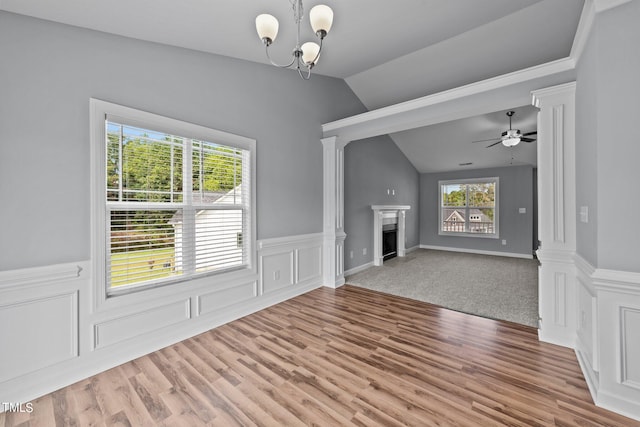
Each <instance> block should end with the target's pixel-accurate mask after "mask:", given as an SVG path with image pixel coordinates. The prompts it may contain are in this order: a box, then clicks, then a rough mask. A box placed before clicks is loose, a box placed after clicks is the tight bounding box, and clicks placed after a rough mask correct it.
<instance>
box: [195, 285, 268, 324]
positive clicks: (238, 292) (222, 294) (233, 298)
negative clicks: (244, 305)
mask: <svg viewBox="0 0 640 427" xmlns="http://www.w3.org/2000/svg"><path fill="white" fill-rule="evenodd" d="M257 288H258V287H257V283H256V282H249V283H245V284H243V285H238V286H233V287H231V288H228V289H222V290H219V291H215V292H209V293H206V294H203V295H200V296H198V315H199V316H200V315H203V314H207V313H212V312H215V311H218V310H220V309H222V308H225V307H228V306H231V305H234V304H238V303H241V302H243V301H247V300H249V299H252V298H255V297H256V296H257V295H258V293H257V292H258V289H257Z"/></svg>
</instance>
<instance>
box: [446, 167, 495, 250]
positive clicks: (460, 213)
mask: <svg viewBox="0 0 640 427" xmlns="http://www.w3.org/2000/svg"><path fill="white" fill-rule="evenodd" d="M438 184H439V187H440V214H439V215H440V226H439V234H441V235H465V236H475V237H493V238H497V237H498V178H479V179H469V180H455V181H440V182H439V183H438Z"/></svg>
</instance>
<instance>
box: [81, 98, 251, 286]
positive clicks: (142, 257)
mask: <svg viewBox="0 0 640 427" xmlns="http://www.w3.org/2000/svg"><path fill="white" fill-rule="evenodd" d="M92 107H93V108H94V110H95V115H93V116H92V117H94V121H95V122H96V123H94V124H93V125H92V126H94V127H95V128H96V129H94V132H96V134H95V135H96V136H97V137H94V138H95V139H96V141H95V142H94V145H101V147H100V148H98V147H92V148H93V149H94V150H95V152H96V155H95V156H94V167H95V169H96V170H95V171H94V175H95V180H96V187H95V188H94V191H95V192H96V196H94V200H95V202H94V203H95V207H96V210H97V212H99V215H98V217H99V218H101V219H102V220H103V221H97V222H102V223H101V224H96V225H97V230H98V231H97V233H98V234H100V233H101V234H102V235H98V236H97V239H96V241H97V243H96V244H98V245H100V246H101V248H99V249H98V251H97V253H100V252H102V253H103V254H104V257H103V258H102V259H104V267H103V268H102V269H101V270H102V271H103V273H104V274H103V276H104V277H103V279H104V289H105V291H106V294H107V295H113V294H119V293H127V292H130V291H131V290H134V289H141V288H147V287H154V286H158V285H163V284H168V283H173V282H177V281H183V280H186V279H190V278H195V277H198V276H202V275H206V274H214V273H221V272H229V271H232V270H233V271H235V270H238V269H248V268H251V264H252V256H251V253H252V248H253V241H254V239H255V237H254V236H255V231H254V230H255V227H254V223H255V221H254V218H255V215H254V208H253V206H254V204H255V203H254V199H255V197H254V196H253V187H254V185H253V184H252V182H253V173H252V171H253V169H254V165H253V163H254V158H255V141H253V140H250V139H247V138H243V137H239V136H236V135H231V134H227V133H224V132H220V131H216V130H213V129H207V128H203V127H201V126H196V125H192V124H189V123H185V122H180V121H177V120H173V119H168V118H165V117H161V116H157V115H153V114H150V113H145V112H141V111H137V110H133V109H129V108H126V107H121V106H117V105H114V104H108V103H104V102H102V101H97V100H92ZM239 235H240V236H243V238H240V239H239V238H238V236H239Z"/></svg>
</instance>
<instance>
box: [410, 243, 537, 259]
mask: <svg viewBox="0 0 640 427" xmlns="http://www.w3.org/2000/svg"><path fill="white" fill-rule="evenodd" d="M420 249H433V250H436V251H448V252H463V253H469V254H480V255H496V256H504V257H509V258H523V259H533V255H532V254H519V253H515V252H498V251H485V250H481V249H466V248H453V247H449V246H433V245H420Z"/></svg>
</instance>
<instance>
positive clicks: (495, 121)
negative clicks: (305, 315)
mask: <svg viewBox="0 0 640 427" xmlns="http://www.w3.org/2000/svg"><path fill="white" fill-rule="evenodd" d="M513 111H514V112H515V114H514V115H513V118H512V123H513V129H520V131H521V132H522V133H527V132H532V131H535V130H536V117H537V111H538V109H537V108H535V107H533V106H531V105H527V106H523V107H519V108H514V109H513ZM507 129H509V118H508V117H507V115H506V111H497V112H493V113H488V114H485V115H481V116H474V117H469V118H465V119H459V120H453V121H449V122H444V123H438V124H435V125H431V126H426V127H422V128H417V129H410V130H406V131H403V132H397V133H393V134H391V137H392V138H393V140H394V141H395V143H396V144H397V145H398V146H399V147H400V148H401V149H402V151H403V152H404V154H405V155H406V156H407V158H408V159H410V160H411V162H412V163H413V165H414V166H415V168H416V169H418V171H419V172H422V173H425V172H445V171H452V170H461V169H484V168H490V167H496V166H511V165H514V166H515V165H524V164H530V165H535V164H536V154H537V153H536V142H532V143H525V142H521V143H520V144H518V145H516V146H515V147H511V148H507V147H505V146H503V145H502V144H501V143H500V144H497V145H494V146H493V147H489V148H487V147H488V146H489V145H490V144H492V143H493V142H496V141H498V140H500V136H501V134H502V132H503V131H505V130H507ZM531 138H536V135H532V136H531ZM485 139H492V141H484V142H475V143H474V142H473V141H478V140H485ZM434 153H437V154H436V155H434ZM460 163H473V164H472V165H460Z"/></svg>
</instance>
